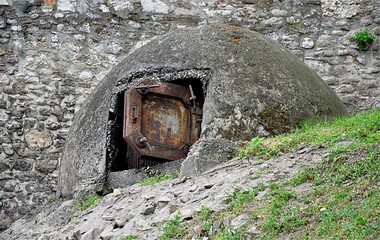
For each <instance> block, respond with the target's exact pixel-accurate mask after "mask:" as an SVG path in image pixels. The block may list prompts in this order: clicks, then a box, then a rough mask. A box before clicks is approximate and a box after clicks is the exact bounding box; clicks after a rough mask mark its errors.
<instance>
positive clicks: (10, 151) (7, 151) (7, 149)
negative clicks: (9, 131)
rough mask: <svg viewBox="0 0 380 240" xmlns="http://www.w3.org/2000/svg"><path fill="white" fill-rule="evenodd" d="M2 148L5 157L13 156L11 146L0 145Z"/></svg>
mask: <svg viewBox="0 0 380 240" xmlns="http://www.w3.org/2000/svg"><path fill="white" fill-rule="evenodd" d="M1 146H2V147H3V151H4V153H5V154H7V155H12V154H13V149H12V145H11V144H7V143H3V144H2V145H1Z"/></svg>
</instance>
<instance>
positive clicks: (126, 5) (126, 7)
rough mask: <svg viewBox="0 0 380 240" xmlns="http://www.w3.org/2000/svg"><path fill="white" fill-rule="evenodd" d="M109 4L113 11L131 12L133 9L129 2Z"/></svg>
mask: <svg viewBox="0 0 380 240" xmlns="http://www.w3.org/2000/svg"><path fill="white" fill-rule="evenodd" d="M110 3H111V4H112V5H113V8H114V9H115V11H121V10H128V11H132V10H133V9H134V8H133V4H132V3H131V2H129V1H118V0H113V1H111V2H110Z"/></svg>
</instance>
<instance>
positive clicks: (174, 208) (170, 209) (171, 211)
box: [169, 204, 178, 214]
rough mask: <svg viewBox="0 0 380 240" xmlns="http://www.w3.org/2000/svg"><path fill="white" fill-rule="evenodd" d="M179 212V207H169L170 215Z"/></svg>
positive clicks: (173, 205)
mask: <svg viewBox="0 0 380 240" xmlns="http://www.w3.org/2000/svg"><path fill="white" fill-rule="evenodd" d="M177 210H178V205H175V204H172V205H170V206H169V212H170V214H172V213H174V212H175V211H177Z"/></svg>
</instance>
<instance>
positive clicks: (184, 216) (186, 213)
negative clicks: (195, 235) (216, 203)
mask: <svg viewBox="0 0 380 240" xmlns="http://www.w3.org/2000/svg"><path fill="white" fill-rule="evenodd" d="M193 214H194V211H193V210H192V209H185V210H181V222H183V221H187V220H191V219H193Z"/></svg>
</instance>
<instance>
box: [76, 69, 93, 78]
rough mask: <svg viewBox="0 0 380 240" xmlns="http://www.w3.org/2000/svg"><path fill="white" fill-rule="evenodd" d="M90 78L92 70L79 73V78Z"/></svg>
mask: <svg viewBox="0 0 380 240" xmlns="http://www.w3.org/2000/svg"><path fill="white" fill-rule="evenodd" d="M91 78H92V72H90V71H83V72H81V73H80V74H79V79H82V80H90V79H91Z"/></svg>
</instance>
